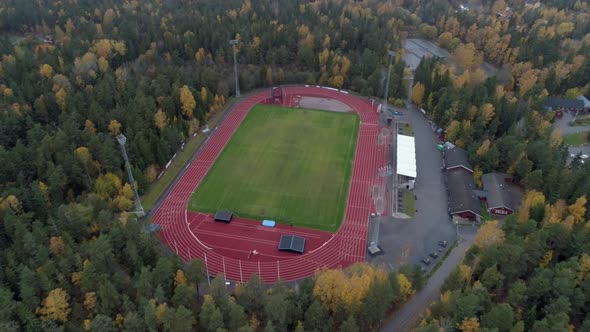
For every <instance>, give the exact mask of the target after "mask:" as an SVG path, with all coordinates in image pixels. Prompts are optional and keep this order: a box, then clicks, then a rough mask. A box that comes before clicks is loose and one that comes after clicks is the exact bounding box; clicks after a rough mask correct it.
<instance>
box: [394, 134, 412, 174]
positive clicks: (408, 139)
mask: <svg viewBox="0 0 590 332" xmlns="http://www.w3.org/2000/svg"><path fill="white" fill-rule="evenodd" d="M396 167H397V168H396V170H397V174H399V175H404V176H407V177H411V178H416V175H417V174H416V143H415V141H414V137H412V136H406V135H397V163H396Z"/></svg>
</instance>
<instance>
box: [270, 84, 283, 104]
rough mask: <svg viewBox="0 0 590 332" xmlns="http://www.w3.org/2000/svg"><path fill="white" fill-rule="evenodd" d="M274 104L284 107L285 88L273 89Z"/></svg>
mask: <svg viewBox="0 0 590 332" xmlns="http://www.w3.org/2000/svg"><path fill="white" fill-rule="evenodd" d="M271 93H272V103H273V104H278V105H283V101H284V97H283V88H281V87H280V86H277V87H274V88H272V91H271Z"/></svg>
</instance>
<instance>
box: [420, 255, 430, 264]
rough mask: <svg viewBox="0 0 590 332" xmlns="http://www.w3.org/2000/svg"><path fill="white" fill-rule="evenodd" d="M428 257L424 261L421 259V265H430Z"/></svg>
mask: <svg viewBox="0 0 590 332" xmlns="http://www.w3.org/2000/svg"><path fill="white" fill-rule="evenodd" d="M430 262H431V261H430V257H426V258H424V259H422V263H424V264H426V265H430Z"/></svg>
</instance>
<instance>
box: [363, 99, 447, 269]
mask: <svg viewBox="0 0 590 332" xmlns="http://www.w3.org/2000/svg"><path fill="white" fill-rule="evenodd" d="M399 111H401V112H403V113H404V115H403V116H395V118H396V121H399V122H409V123H411V124H412V127H413V130H414V137H415V142H416V163H417V174H418V176H417V179H416V186H415V188H414V191H413V193H414V195H416V197H417V200H416V210H417V212H416V216H415V217H414V218H410V219H400V218H393V217H385V216H383V217H381V225H380V227H379V247H380V248H381V250H382V253H381V254H380V255H377V256H372V257H371V256H368V257H367V259H368V260H369V261H370V262H371V263H374V264H378V265H383V266H385V267H386V268H389V269H396V268H398V267H399V266H401V265H403V264H411V265H413V264H419V265H422V266H423V267H424V268H425V269H427V270H428V269H430V268H432V266H434V265H435V264H436V261H435V260H433V262H432V264H430V265H428V266H426V265H424V264H423V263H421V260H422V259H423V258H425V257H426V256H428V253H430V252H433V251H437V249H440V247H439V246H438V242H439V241H443V240H444V241H447V242H448V243H453V242H455V240H456V239H457V235H456V230H455V226H454V225H453V224H452V222H451V220H450V216H449V214H448V213H447V201H448V199H447V191H446V188H445V184H444V179H443V176H442V173H441V170H440V168H441V167H442V154H441V152H440V151H438V150H437V149H436V144H437V139H436V136H435V134H434V132H433V131H432V129H431V127H430V123H429V122H428V120H427V119H426V118H425V117H424V116H423V115H422V113H420V112H419V111H417V110H414V109H410V110H408V109H399ZM376 218H377V217H376ZM375 223H376V220H375V219H373V218H372V220H371V224H370V225H371V227H370V230H369V234H371V233H372V231H373V227H374V225H375ZM369 241H371V239H369ZM444 250H447V249H444ZM440 254H441V256H442V255H443V254H444V251H443V252H442V253H440Z"/></svg>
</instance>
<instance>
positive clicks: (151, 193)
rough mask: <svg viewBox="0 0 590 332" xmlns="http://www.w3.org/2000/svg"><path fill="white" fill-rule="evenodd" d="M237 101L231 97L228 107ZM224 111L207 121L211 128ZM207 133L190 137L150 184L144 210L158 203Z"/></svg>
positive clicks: (144, 200) (143, 198)
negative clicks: (160, 174) (162, 172)
mask: <svg viewBox="0 0 590 332" xmlns="http://www.w3.org/2000/svg"><path fill="white" fill-rule="evenodd" d="M235 101H236V99H235V98H231V99H230V100H229V102H228V105H227V106H226V108H229V107H231V105H232V104H233V103H234V102H235ZM225 111H226V110H224V111H223V112H217V113H215V114H214V115H213V116H212V117H211V118H210V119H209V121H208V122H207V124H209V127H210V128H213V127H215V125H216V124H217V122H218V121H219V120H220V119H221V117H222V116H223V114H224V113H225ZM205 137H206V136H205V135H204V134H203V133H199V134H198V135H197V136H196V137H190V138H189V139H188V140H187V142H186V144H185V145H184V150H182V151H178V153H177V154H176V158H175V159H174V160H173V161H172V163H170V166H169V167H168V169H167V170H166V171H165V172H164V174H162V177H160V179H158V180H156V181H154V183H152V185H151V186H150V188H149V190H148V191H147V192H146V193H145V194H143V196H142V197H141V203H142V204H143V208H144V210H145V211H146V212H147V211H148V210H149V209H150V208H151V207H152V206H153V205H154V203H156V201H157V200H158V198H159V197H160V195H162V193H163V192H164V190H166V188H167V187H168V186H169V185H170V183H171V182H172V180H174V178H175V177H176V175H177V174H178V172H180V170H181V169H182V167H184V166H185V165H186V163H187V162H188V160H189V159H190V158H191V156H192V155H193V152H195V150H196V149H197V148H198V147H199V146H200V145H201V143H202V142H203V141H204V140H205Z"/></svg>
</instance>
